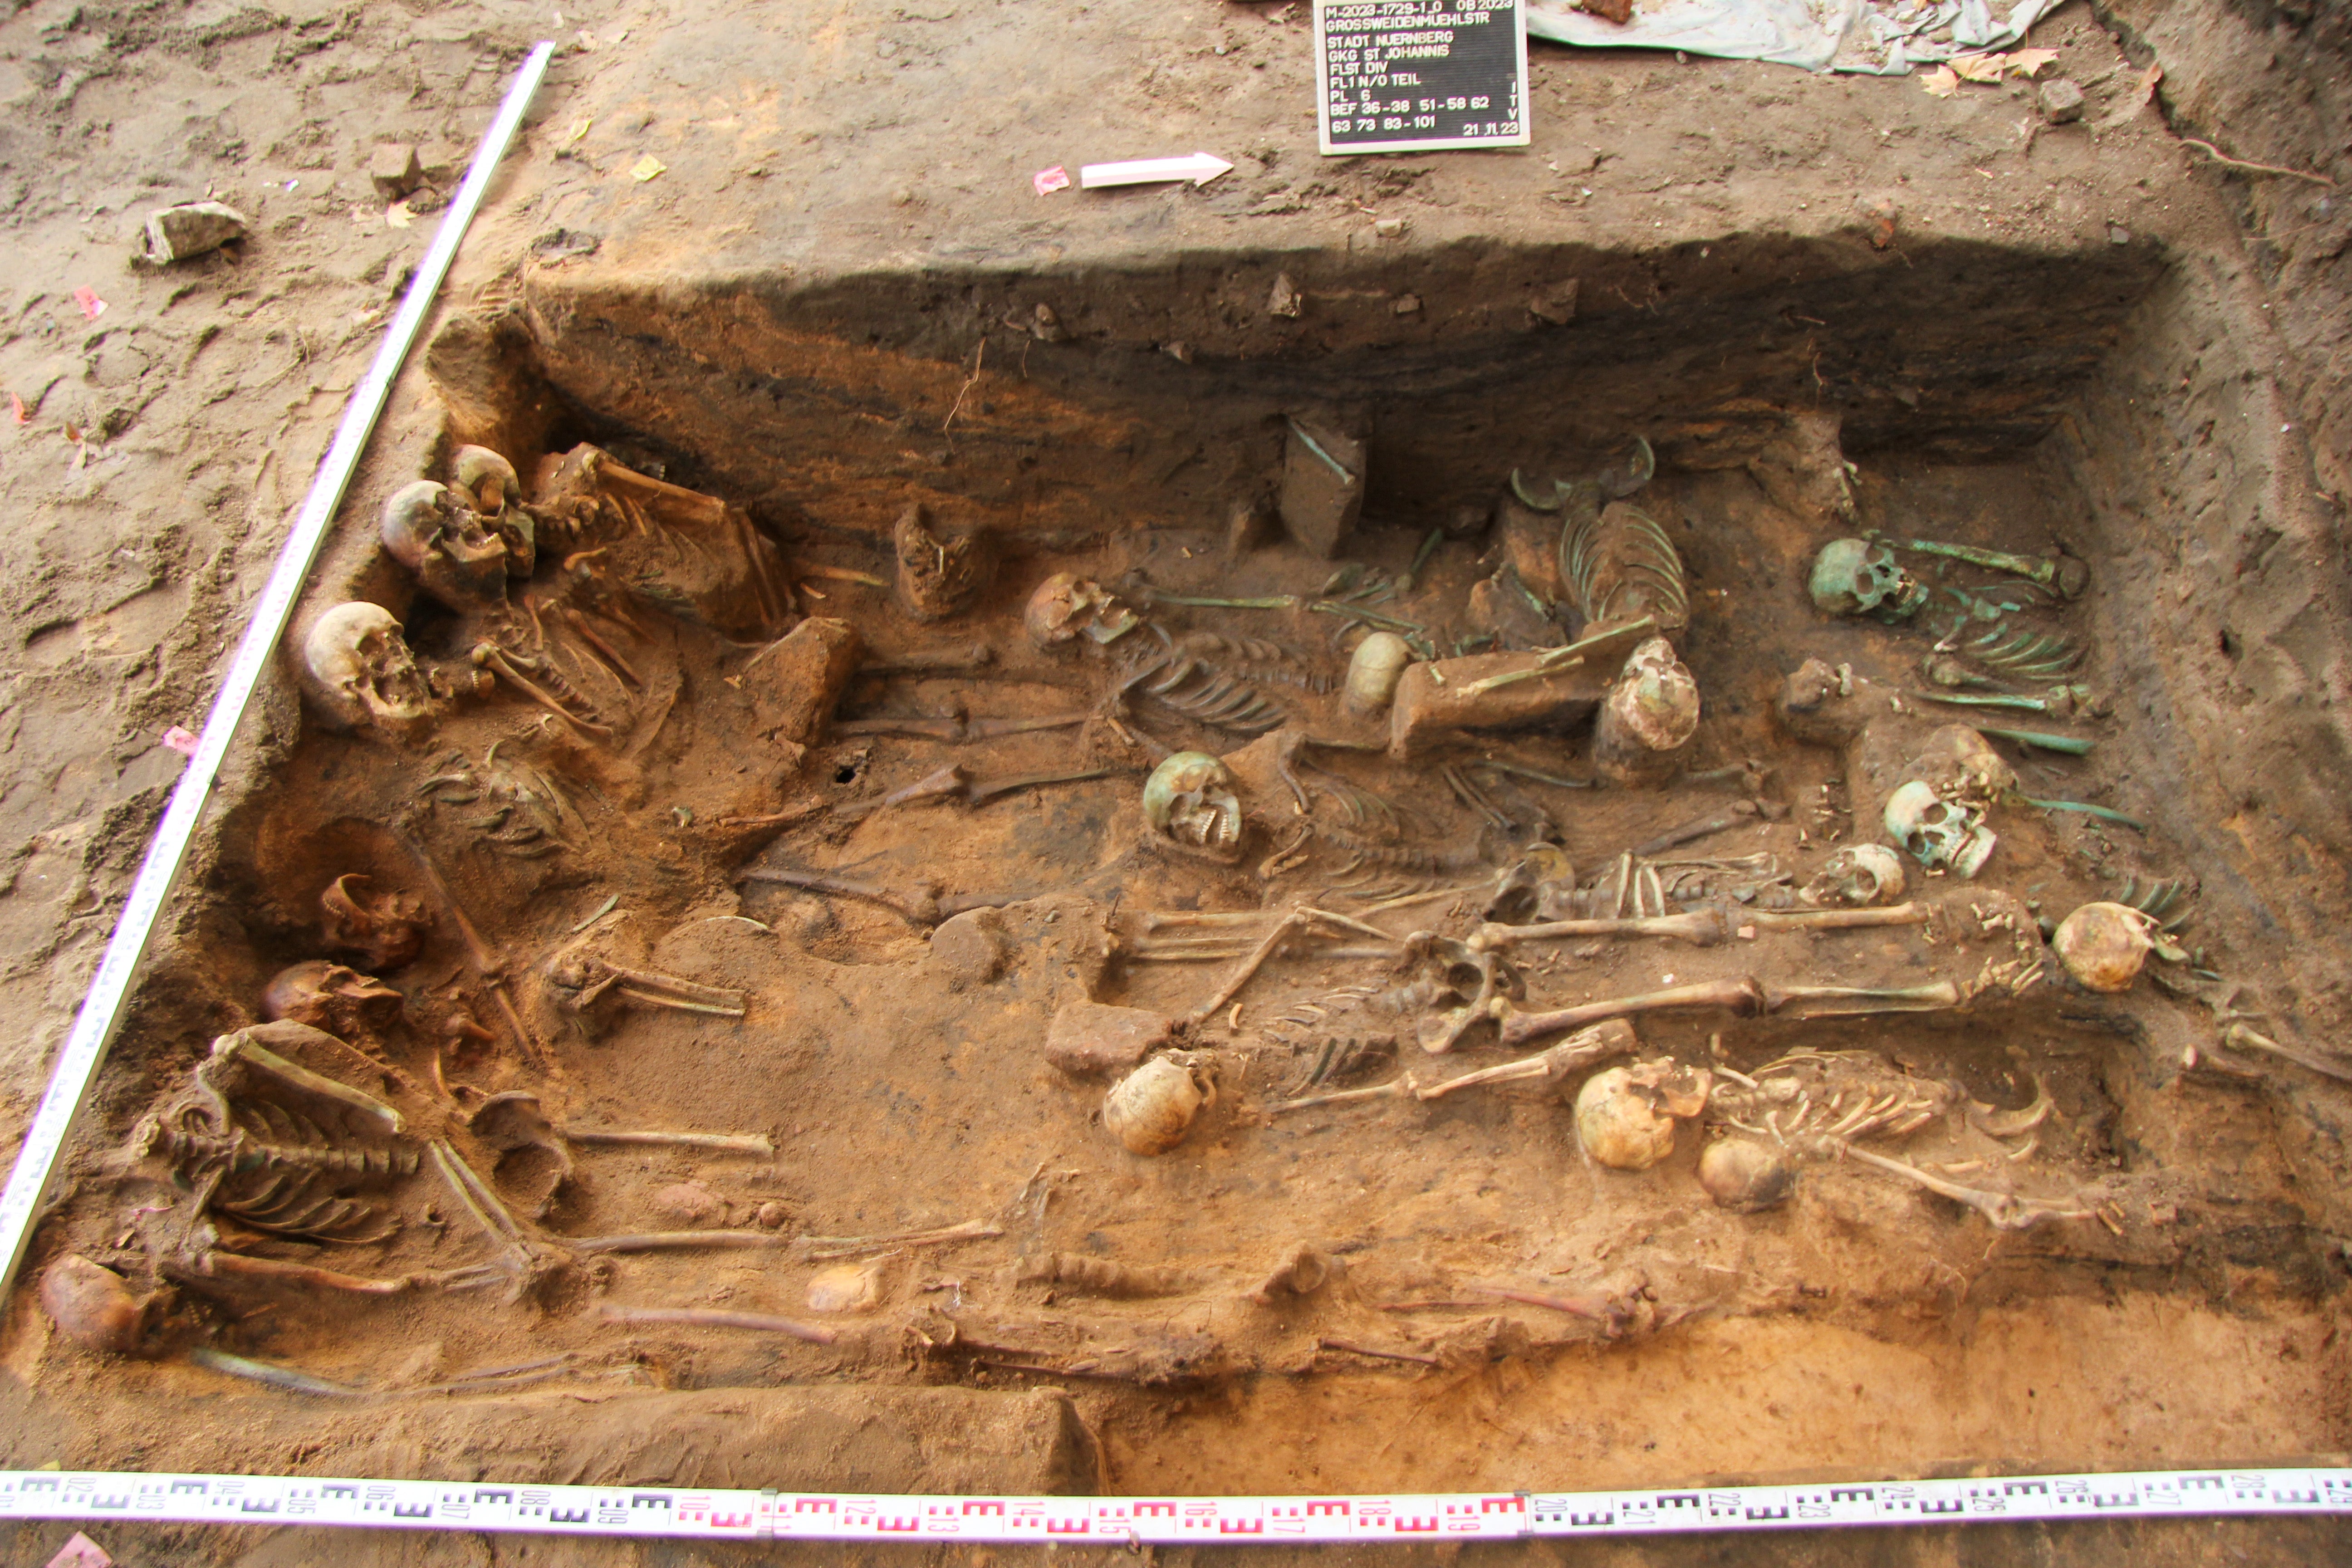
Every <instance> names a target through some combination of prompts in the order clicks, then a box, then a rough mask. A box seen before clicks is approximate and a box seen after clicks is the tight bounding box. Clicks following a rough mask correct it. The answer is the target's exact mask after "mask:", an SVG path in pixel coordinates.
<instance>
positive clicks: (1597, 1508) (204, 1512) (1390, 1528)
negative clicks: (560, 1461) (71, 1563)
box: [0, 1469, 2352, 1546]
mask: <svg viewBox="0 0 2352 1568" xmlns="http://www.w3.org/2000/svg"><path fill="white" fill-rule="evenodd" d="M2335 1513H2352V1469H2275V1470H2274V1469H2213V1470H2139V1471H2132V1472H2127V1473H2121V1474H2114V1475H2069V1476H1991V1477H1975V1478H1970V1479H1965V1480H1916V1481H1874V1482H1852V1483H1846V1484H1843V1485H1834V1486H1833V1485H1827V1484H1823V1485H1816V1486H1762V1487H1706V1488H1692V1489H1687V1490H1681V1491H1603V1492H1462V1493H1433V1494H1414V1495H1399V1496H1394V1497H1192V1498H1186V1497H1175V1498H1139V1497H1130V1498H1074V1497H1073V1498H1062V1497H889V1496H873V1495H865V1494H858V1493H852V1492H770V1491H725V1490H716V1489H698V1488H691V1487H563V1486H547V1487H533V1486H505V1485H495V1484H491V1483H488V1482H454V1481H390V1480H330V1479H310V1478H300V1477H289V1476H173V1475H143V1474H131V1473H121V1472H107V1471H50V1470H5V1471H0V1519H7V1518H15V1519H72V1520H97V1521H106V1520H121V1521H138V1520H148V1521H163V1522H171V1523H181V1524H270V1525H286V1524H319V1525H361V1526H365V1527H369V1528H373V1529H379V1530H382V1529H390V1530H446V1531H525V1532H539V1533H544V1534H552V1535H610V1536H636V1537H667V1538H677V1539H687V1540H730V1541H763V1540H764V1541H866V1542H879V1541H922V1540H930V1541H940V1540H947V1541H965V1542H974V1543H977V1544H988V1545H996V1544H1007V1543H1012V1544H1018V1543H1020V1542H1041V1541H1052V1542H1073V1543H1077V1542H1084V1543H1087V1544H1091V1545H1113V1546H1116V1545H1130V1544H1131V1545H1136V1546H1184V1545H1202V1544H1210V1543H1214V1544H1219V1545H1234V1544H1241V1543H1246V1542H1290V1543H1297V1542H1356V1543H1366V1542H1382V1541H1423V1542H1426V1541H1461V1540H1491V1539H1498V1538H1509V1539H1517V1538H1520V1537H1528V1536H1549V1537H1559V1536H1580V1535H1581V1536H1603V1535H1658V1534H1686V1533H1696V1532H1702V1531H1724V1532H1728V1531H1759V1530H1807V1529H1820V1528H1826V1527H1829V1526H1834V1525H1881V1526H1885V1525H1920V1524H1957V1523H1967V1522H1971V1521H2046V1520H2066V1519H2117V1518H2139V1519H2147V1518H2151V1517H2163V1516H2167V1515H2170V1516H2177V1517H2183V1518H2188V1517H2199V1516H2206V1517H2210V1516H2213V1515H2222V1514H2233V1515H2254V1516H2264V1515H2309V1514H2335Z"/></svg>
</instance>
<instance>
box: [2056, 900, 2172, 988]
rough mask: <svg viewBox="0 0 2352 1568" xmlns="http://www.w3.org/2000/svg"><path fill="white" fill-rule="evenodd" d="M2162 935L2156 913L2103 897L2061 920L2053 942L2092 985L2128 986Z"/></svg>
mask: <svg viewBox="0 0 2352 1568" xmlns="http://www.w3.org/2000/svg"><path fill="white" fill-rule="evenodd" d="M2161 935H2162V931H2161V928H2159V927H2158V924H2157V922H2156V918H2155V917H2154V916H2153V915H2149V914H2146V913H2143V912H2142V911H2140V910H2136V909H2133V908H2132V907H2131V906H2130V905H2129V904H2116V903H2105V902H2102V903H2092V904H2084V906H2083V907H2082V908H2081V909H2079V910H2075V911H2074V913H2073V914H2071V915H2068V916H2067V917H2066V918H2065V919H2064V920H2063V921H2059V922H2058V930H2057V931H2056V932H2055V933H2054V934H2053V936H2052V937H2051V939H2050V945H2051V947H2052V948H2053V949H2054V950H2055V951H2056V952H2057V954H2058V961H2059V962H2060V963H2063V964H2064V965H2065V966H2066V973H2069V974H2071V975H2073V976H2074V978H2075V979H2076V980H2077V981H2079V982H2080V983H2082V984H2084V986H2086V987H2088V988H2089V989H2091V990H2093V991H2105V992H2116V991H2128V990H2130V989H2131V984H2132V982H2133V981H2134V980H2135V979H2137V977H2138V975H2139V972H2140V966H2141V965H2142V964H2144V963H2147V955H2148V954H2149V953H2150V952H2154V951H2156V949H2157V946H2158V939H2159V937H2160V936H2161ZM2167 951H2175V950H2171V949H2167Z"/></svg>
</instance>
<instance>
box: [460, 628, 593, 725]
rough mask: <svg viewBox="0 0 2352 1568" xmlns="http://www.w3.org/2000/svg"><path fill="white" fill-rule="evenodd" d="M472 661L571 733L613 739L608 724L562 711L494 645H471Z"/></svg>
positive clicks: (543, 690)
mask: <svg viewBox="0 0 2352 1568" xmlns="http://www.w3.org/2000/svg"><path fill="white" fill-rule="evenodd" d="M473 658H474V663H475V664H477V665H478V666H480V667H481V668H485V669H489V670H494V671H496V672H497V673H498V674H499V675H501V676H503V677H505V678H506V679H508V680H509V681H512V682H513V683H514V687H515V689H516V690H518V691H520V692H521V693H522V694H523V695H524V696H525V697H528V698H530V700H532V701H533V702H536V703H538V704H539V705H540V706H541V708H544V709H546V710H548V711H549V712H550V713H552V714H554V715H555V716H556V717H557V718H559V719H561V720H562V721H564V722H565V723H567V724H569V725H571V726H572V728H573V729H575V730H578V731H582V732H583V734H588V735H593V736H594V737H595V738H596V739H597V740H600V741H609V740H611V739H612V738H613V727H612V726H611V725H610V724H600V723H598V722H597V721H595V720H594V719H593V718H586V719H583V718H582V717H581V716H580V715H579V714H577V713H574V712H573V711H572V710H571V709H569V708H567V707H565V706H564V705H563V704H562V702H561V701H559V700H557V699H556V698H555V697H553V696H552V695H551V694H550V693H549V692H547V691H546V690H545V689H543V688H542V687H541V685H540V684H539V683H538V682H536V681H534V680H533V679H531V677H530V676H529V675H526V674H524V673H523V671H522V668H521V667H520V666H519V665H518V664H516V662H515V661H514V659H513V658H511V657H510V656H509V654H508V653H507V651H506V649H504V648H502V647H499V645H498V644H496V643H494V642H482V643H476V644H475V645H474V654H473ZM542 662H544V661H542ZM549 668H551V669H552V668H553V666H552V665H550V666H549ZM542 679H544V677H542Z"/></svg>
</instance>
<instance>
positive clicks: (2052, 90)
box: [2038, 76, 2083, 125]
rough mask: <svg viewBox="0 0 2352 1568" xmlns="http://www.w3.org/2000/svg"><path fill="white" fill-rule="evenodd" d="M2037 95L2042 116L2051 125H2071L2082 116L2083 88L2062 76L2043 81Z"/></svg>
mask: <svg viewBox="0 0 2352 1568" xmlns="http://www.w3.org/2000/svg"><path fill="white" fill-rule="evenodd" d="M2038 96H2039V97H2040V99H2041V102H2042V119H2044V120H2047V121H2050V123H2051V124H2053V125H2072V124H2073V123H2074V121H2077V120H2080V119H2082V118H2083V89H2081V88H2079V87H2076V86H2075V85H2074V83H2073V82H2071V81H2069V80H2067V79H2065V78H2064V77H2063V76H2062V77H2053V78H2052V79H2050V80H2048V81H2045V82H2043V83H2042V88H2041V91H2040V93H2039V95H2038Z"/></svg>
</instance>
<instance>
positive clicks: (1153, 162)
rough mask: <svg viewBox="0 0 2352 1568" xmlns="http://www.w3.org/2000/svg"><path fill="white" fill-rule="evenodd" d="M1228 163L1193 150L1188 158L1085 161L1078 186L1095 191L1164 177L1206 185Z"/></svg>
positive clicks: (1211, 154) (1223, 169)
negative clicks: (1111, 161) (1120, 161)
mask: <svg viewBox="0 0 2352 1568" xmlns="http://www.w3.org/2000/svg"><path fill="white" fill-rule="evenodd" d="M1232 167H1233V165H1232V164H1231V163H1226V162H1225V161H1224V160H1223V158H1220V157H1218V156H1216V155H1215V154H1214V153H1193V154H1192V156H1191V157H1189V158H1137V159H1134V160H1133V161H1131V162H1129V163H1088V164H1087V166H1086V167H1084V168H1082V169H1080V170H1079V171H1078V188H1079V189H1080V190H1085V191H1091V190H1097V189H1099V188H1100V187H1102V186H1104V185H1151V184H1160V182H1161V181H1164V180H1190V181H1192V183H1193V184H1196V185H1205V184H1208V183H1209V182H1210V181H1211V180H1213V179H1215V178H1216V177H1217V176H1218V175H1219V174H1223V173H1224V172H1225V171H1226V170H1228V169H1230V168H1232Z"/></svg>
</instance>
